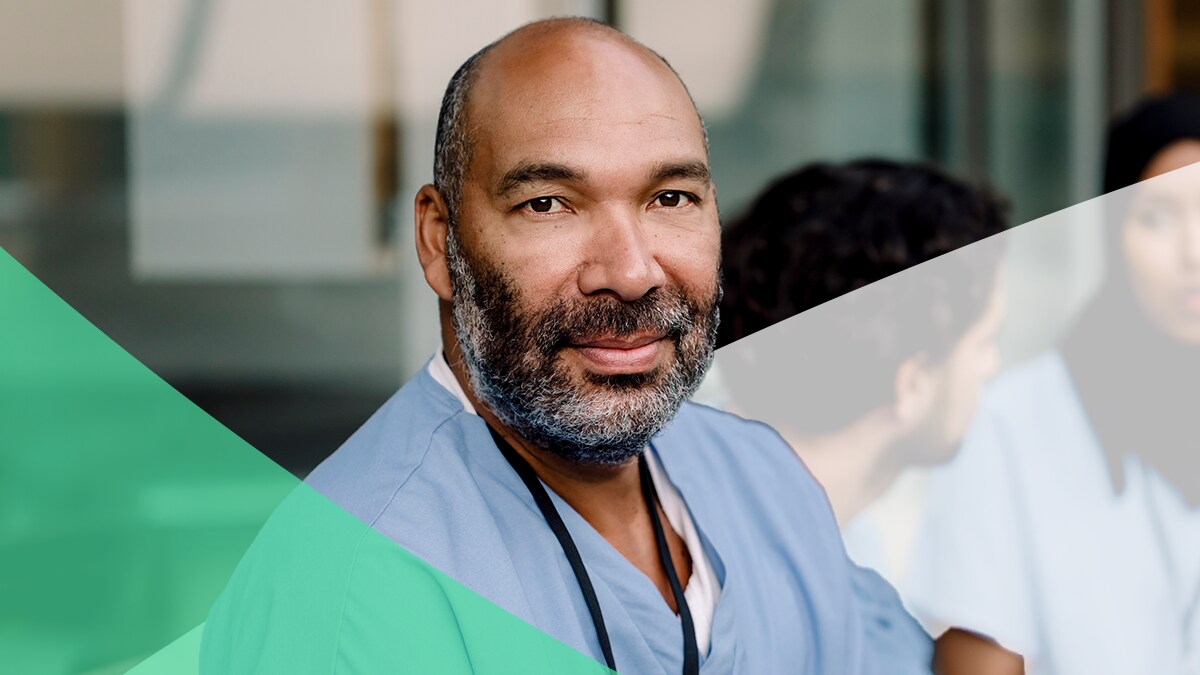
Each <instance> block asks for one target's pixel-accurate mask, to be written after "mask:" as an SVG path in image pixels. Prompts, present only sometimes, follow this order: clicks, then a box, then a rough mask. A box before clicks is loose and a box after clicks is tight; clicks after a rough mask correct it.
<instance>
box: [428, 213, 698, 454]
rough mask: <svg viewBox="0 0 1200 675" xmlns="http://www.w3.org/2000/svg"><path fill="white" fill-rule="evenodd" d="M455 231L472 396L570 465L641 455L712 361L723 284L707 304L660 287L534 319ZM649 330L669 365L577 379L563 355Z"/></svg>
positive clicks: (461, 335) (460, 328) (451, 260)
mask: <svg viewBox="0 0 1200 675" xmlns="http://www.w3.org/2000/svg"><path fill="white" fill-rule="evenodd" d="M455 229H456V227H455V226H453V225H451V227H450V231H449V233H448V235H447V238H446V259H447V263H448V266H449V270H450V282H451V287H452V289H453V296H454V297H453V303H452V306H453V317H454V333H455V336H456V337H457V338H458V344H459V347H460V348H461V350H462V357H463V362H464V364H465V366H466V370H467V374H468V376H469V378H470V384H471V388H472V389H473V390H474V392H475V395H476V396H478V397H479V399H480V400H481V401H482V402H483V403H484V404H485V405H487V407H488V408H489V409H490V410H491V411H492V412H493V413H494V414H495V415H496V416H497V417H498V418H499V419H500V421H501V422H503V423H504V424H505V425H507V426H509V427H510V428H512V429H513V430H514V431H516V432H517V433H519V434H520V435H521V436H522V437H523V438H525V439H526V440H527V441H530V442H531V443H534V444H535V445H537V446H538V447H540V448H543V449H546V450H549V451H551V452H554V453H556V454H558V455H560V456H562V457H564V458H566V459H568V460H571V461H575V462H581V463H589V464H603V465H615V464H622V463H624V462H626V461H628V460H629V459H630V458H632V457H636V456H637V455H639V454H640V453H641V452H642V450H643V449H644V448H645V447H646V444H647V443H649V441H650V439H651V438H652V437H653V436H654V435H655V434H657V433H658V432H659V431H660V430H661V429H662V428H663V427H664V426H665V425H666V424H667V422H669V421H670V420H671V418H673V417H674V416H675V413H677V412H678V411H679V407H680V406H681V405H683V402H684V401H686V400H687V399H688V398H689V397H690V396H691V395H692V394H693V393H694V392H695V391H696V388H697V387H698V386H699V385H700V381H701V380H702V379H703V377H704V373H705V372H706V371H707V370H708V367H709V366H710V365H711V363H712V359H713V348H714V345H715V344H716V329H717V321H718V306H719V304H720V303H719V300H720V284H719V283H717V284H716V288H717V290H716V292H715V294H714V297H712V298H709V299H707V300H708V306H698V305H697V303H695V302H692V301H690V300H689V299H688V298H687V297H686V296H685V295H684V294H683V293H682V291H665V290H662V289H656V290H655V291H652V292H651V293H649V294H647V295H646V296H645V297H643V298H641V299H639V300H637V301H635V302H633V303H624V302H622V301H620V300H617V299H615V298H611V297H608V298H596V299H593V300H588V301H585V302H582V303H574V304H572V303H567V302H565V301H559V302H557V303H554V304H552V305H551V306H549V307H547V308H545V309H543V310H541V311H537V312H529V311H525V310H524V309H523V308H522V307H521V306H520V303H519V301H518V294H517V292H516V289H515V288H514V285H513V284H512V283H511V282H510V281H509V280H508V279H506V278H505V277H504V276H503V275H502V274H501V273H500V272H499V271H497V270H495V269H492V268H490V267H488V266H486V265H484V264H480V263H478V262H473V261H469V260H468V259H467V256H466V255H465V253H464V251H463V250H462V248H461V246H460V245H459V242H458V240H457V237H456V236H455V234H454V230H455ZM648 329H655V330H661V331H663V332H665V333H666V334H667V336H668V339H670V340H671V342H672V343H673V344H674V356H675V358H674V359H672V361H671V363H670V364H669V365H666V366H662V367H659V368H656V369H655V370H653V371H650V372H647V373H638V374H631V375H607V376H602V375H589V376H587V378H586V379H587V381H586V382H577V381H576V380H575V379H574V378H573V377H572V374H571V372H570V371H569V369H568V367H567V365H566V364H565V363H563V362H562V360H561V358H560V352H561V350H562V349H564V348H565V346H566V344H567V343H568V342H569V338H571V337H578V336H580V335H597V334H599V335H614V334H616V335H619V334H628V333H631V332H634V331H637V330H648Z"/></svg>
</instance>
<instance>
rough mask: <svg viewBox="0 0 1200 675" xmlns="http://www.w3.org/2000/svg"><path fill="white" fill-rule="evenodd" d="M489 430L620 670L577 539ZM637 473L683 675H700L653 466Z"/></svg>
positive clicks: (520, 461) (608, 658)
mask: <svg viewBox="0 0 1200 675" xmlns="http://www.w3.org/2000/svg"><path fill="white" fill-rule="evenodd" d="M488 431H490V432H491V434H492V440H494V441H495V442H496V447H497V448H499V449H500V453H501V454H503V455H504V459H506V460H508V463H509V465H510V466H512V468H513V470H514V471H516V472H517V475H518V476H520V478H521V481H522V482H523V483H525V487H526V488H527V489H528V490H529V493H530V494H531V495H532V496H533V501H534V502H535V503H536V504H537V507H538V510H540V511H541V512H542V517H543V518H545V519H546V524H547V525H549V526H550V531H551V532H553V533H554V537H555V538H556V539H558V544H559V546H561V547H562V551H563V554H564V555H566V556H567V562H568V563H570V565H571V571H572V572H574V573H575V580H576V581H577V582H578V583H579V590H580V592H581V593H583V600H584V602H585V603H586V604H587V608H588V613H589V614H591V616H592V623H593V624H594V625H595V627H596V637H597V638H598V639H599V641H600V651H601V652H603V653H604V663H605V665H607V666H608V668H609V670H613V671H615V670H616V669H617V665H616V659H615V658H613V651H612V642H611V641H610V640H609V637H608V628H607V627H606V626H605V624H604V614H603V613H602V612H601V611H600V601H599V600H598V599H597V598H596V589H595V587H593V586H592V580H591V577H589V576H588V573H587V567H586V566H585V565H584V564H583V556H581V555H580V554H579V548H578V547H576V546H575V540H574V539H572V538H571V533H570V532H569V531H567V526H566V524H565V523H563V519H562V516H560V515H559V513H558V509H557V508H555V506H554V502H553V501H552V500H551V499H550V494H549V493H548V492H546V488H545V486H543V485H542V482H541V481H540V480H539V479H538V477H537V474H536V473H535V472H534V470H533V467H532V466H530V465H529V462H527V461H525V458H524V457H522V456H521V455H520V453H518V452H517V451H516V450H515V449H514V448H513V447H512V445H510V444H509V442H508V441H507V440H505V439H504V437H503V436H501V435H500V433H499V432H498V431H496V430H495V429H494V428H492V426H491V425H490V424H489V425H488ZM638 474H639V478H640V479H641V488H642V497H643V498H644V499H645V500H646V507H647V508H648V509H649V511H650V522H651V523H653V525H654V539H655V542H656V543H657V545H658V557H659V561H660V563H661V564H662V566H663V570H664V571H665V572H666V574H667V581H668V583H669V584H670V586H671V595H672V596H674V598H675V605H676V607H678V608H679V621H680V624H681V625H682V629H683V673H684V675H697V673H699V672H700V650H699V648H698V646H697V644H696V629H695V624H694V623H693V622H692V612H691V610H690V608H689V607H688V604H687V598H686V597H685V596H684V593H683V585H682V584H680V583H679V576H678V575H677V574H676V573H675V563H674V562H673V561H672V559H671V549H670V547H669V546H667V537H666V531H665V530H664V529H663V524H662V520H661V519H660V518H659V517H658V493H657V492H656V491H655V489H654V481H653V480H652V478H651V476H650V467H649V464H647V461H646V458H645V456H644V455H643V456H640V457H638Z"/></svg>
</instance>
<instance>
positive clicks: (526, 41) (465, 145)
mask: <svg viewBox="0 0 1200 675" xmlns="http://www.w3.org/2000/svg"><path fill="white" fill-rule="evenodd" d="M580 37H582V38H592V39H598V40H604V41H609V42H612V43H615V44H617V45H620V46H621V47H624V48H627V49H629V50H631V51H633V52H634V53H637V54H639V55H642V56H644V57H647V58H648V59H649V60H651V61H653V62H654V63H656V64H659V65H662V66H665V67H666V69H667V70H669V71H670V73H671V74H672V75H673V76H674V77H675V80H676V81H678V82H679V84H680V85H681V86H683V88H684V92H685V93H686V92H687V87H686V85H684V84H683V81H682V80H681V79H680V78H679V75H678V73H676V72H675V69H674V68H672V67H671V64H670V63H668V62H667V60H666V59H664V58H663V57H662V56H661V55H659V54H658V53H657V52H655V51H653V50H652V49H650V48H649V47H646V46H645V45H643V44H641V43H640V42H638V41H637V40H634V39H633V38H631V37H629V36H628V35H626V34H624V33H622V32H621V31H619V30H617V29H615V28H612V27H611V26H608V25H606V24H604V23H601V22H599V21H595V20H593V19H586V18H578V17H570V18H556V19H546V20H543V21H536V22H534V23H530V24H526V25H525V26H522V27H520V28H518V29H516V30H514V31H512V32H511V33H508V34H507V35H505V36H504V37H502V38H500V39H499V40H497V41H495V42H493V43H491V44H489V45H487V46H486V47H484V48H483V49H480V50H479V51H478V52H475V54H473V55H471V57H470V58H468V59H467V60H466V61H465V62H464V63H463V64H462V65H461V66H459V68H458V70H457V71H455V73H454V75H453V76H452V77H451V78H450V83H449V85H448V86H447V87H446V93H445V95H444V96H443V97H442V107H441V110H440V112H439V113H438V124H437V136H436V139H435V141H434V158H433V184H434V187H436V188H437V190H438V192H439V193H440V194H441V195H442V198H443V199H444V200H445V201H446V207H447V209H448V210H449V215H450V221H451V224H452V225H453V224H454V222H455V221H456V220H457V214H458V210H459V206H460V204H461V203H462V193H463V182H464V180H465V177H466V173H467V169H468V167H469V166H470V164H471V160H472V157H473V150H474V145H475V140H476V138H475V133H474V129H475V124H474V122H473V121H472V117H471V101H472V93H473V91H474V90H475V84H476V83H477V82H478V81H479V80H480V77H481V75H483V74H485V73H486V71H487V70H488V69H489V68H491V67H498V68H505V67H507V66H508V64H509V62H510V61H511V59H514V58H516V59H519V58H521V52H522V50H523V49H526V48H528V47H531V46H535V45H538V44H539V43H540V44H542V45H544V44H545V43H546V42H547V41H553V40H560V41H561V40H564V39H571V38H580ZM502 52H510V53H508V54H502ZM493 53H501V54H500V56H501V58H498V59H492V58H491V56H492V55H493ZM505 57H507V58H505ZM496 61H498V63H497V62H496ZM688 95H689V98H690V94H688ZM692 107H693V108H695V102H694V101H693V102H692ZM696 118H697V120H700V113H699V110H697V111H696ZM700 129H701V133H703V134H704V144H705V147H706V148H707V146H708V135H707V131H706V130H705V129H704V123H703V120H700Z"/></svg>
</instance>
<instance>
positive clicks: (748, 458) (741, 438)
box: [658, 402, 806, 473]
mask: <svg viewBox="0 0 1200 675" xmlns="http://www.w3.org/2000/svg"><path fill="white" fill-rule="evenodd" d="M658 441H659V442H660V443H662V444H664V445H670V446H681V447H683V448H685V450H682V451H683V452H686V453H688V454H691V455H693V456H694V457H695V460H696V461H705V462H714V463H718V464H722V465H733V466H735V467H738V469H737V470H739V471H741V470H755V469H767V468H777V467H781V466H782V467H785V468H787V469H789V470H799V471H801V472H802V473H806V472H803V471H802V470H803V468H804V465H803V463H802V462H801V461H800V459H799V458H798V457H797V456H796V454H795V452H793V451H792V449H791V446H789V445H788V444H787V442H786V441H784V440H783V438H782V437H781V436H780V435H779V433H778V432H776V431H775V430H774V429H772V428H771V427H769V426H767V425H766V424H764V423H762V422H758V421H755V420H748V419H745V418H743V417H740V416H738V415H736V414H734V413H731V412H728V411H724V410H718V409H716V408H712V407H709V406H707V405H702V404H699V403H691V402H689V403H685V404H684V405H683V406H682V407H681V408H680V410H679V414H677V415H676V416H675V418H674V419H672V420H671V423H670V424H669V425H667V427H666V428H664V429H663V431H662V433H660V434H659V436H658ZM789 472H790V471H789Z"/></svg>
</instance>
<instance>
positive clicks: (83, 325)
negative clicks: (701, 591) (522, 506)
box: [0, 251, 603, 675]
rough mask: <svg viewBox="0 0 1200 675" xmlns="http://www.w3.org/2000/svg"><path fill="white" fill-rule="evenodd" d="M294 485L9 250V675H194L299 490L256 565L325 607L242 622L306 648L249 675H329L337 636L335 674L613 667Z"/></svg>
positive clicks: (1, 346)
mask: <svg viewBox="0 0 1200 675" xmlns="http://www.w3.org/2000/svg"><path fill="white" fill-rule="evenodd" d="M298 485H299V484H298V481H296V480H295V478H294V477H292V476H291V475H290V474H289V473H287V472H286V471H284V470H283V469H281V468H280V467H279V466H277V465H276V464H274V463H273V462H271V461H270V460H269V459H267V458H266V457H264V456H263V455H262V454H260V453H259V452H257V451H256V450H254V449H253V448H252V447H250V446H249V445H248V444H246V443H245V442H244V441H242V440H241V439H240V438H238V437H237V436H236V435H235V434H233V433H232V432H230V431H229V430H228V429H226V428H225V427H223V426H222V425H221V424H220V423H218V422H217V421H215V420H213V419H212V418H211V417H210V416H209V415H207V414H206V413H204V412H203V411H202V410H200V409H199V408H197V407H196V406H195V405H193V404H192V403H191V402H190V401H188V400H187V399H186V398H184V397H183V396H182V395H180V394H179V393H178V392H176V391H175V390H174V389H172V388H171V387H170V386H169V385H167V384H166V383H165V382H163V381H162V380H161V379H160V378H158V377H157V376H156V375H155V374H154V373H153V372H151V371H150V370H149V369H147V368H146V367H145V366H143V365H142V364H140V363H139V362H138V361H137V360H136V359H134V358H133V357H132V356H130V355H129V354H128V353H126V352H125V351H124V350H123V349H121V348H120V347H119V346H118V345H116V344H115V343H113V342H112V341H111V340H109V339H108V338H107V337H106V336H105V335H104V334H103V333H101V332H100V331H99V330H98V329H97V328H95V327H94V326H92V325H91V324H90V323H89V322H88V321H87V320H86V319H84V318H83V317H81V316H80V315H79V314H78V313H77V312H75V311H74V310H73V309H71V308H70V307H69V306H68V305H67V304H66V303H64V302H63V301H62V300H61V299H60V298H58V297H57V296H56V295H55V294H54V293H53V292H51V291H50V290H49V289H47V288H46V287H45V286H44V285H43V284H42V283H41V282H39V281H38V280H37V279H36V278H34V277H33V275H31V274H29V272H28V271H26V270H25V269H24V268H22V267H21V266H20V265H19V264H18V263H17V262H16V261H15V260H13V259H12V258H11V257H10V256H9V255H8V254H7V253H5V252H3V251H0V672H13V673H22V674H29V675H37V674H40V673H47V674H51V673H96V674H99V673H110V672H113V673H115V672H125V671H127V670H128V669H129V668H133V667H134V666H136V665H137V664H138V663H140V662H142V661H143V660H144V659H146V658H147V657H149V656H151V655H154V657H153V658H151V659H150V660H148V661H146V662H145V663H143V664H142V665H141V666H140V667H139V668H138V670H137V671H136V672H139V673H143V674H145V673H171V674H172V675H174V674H175V673H193V672H196V667H197V664H196V654H197V651H198V649H199V640H200V635H201V632H200V629H198V628H196V627H197V625H198V624H200V623H201V622H202V621H204V620H205V617H206V616H207V614H208V610H209V608H210V607H211V606H212V604H213V602H214V600H215V599H216V598H217V596H218V594H219V593H220V592H221V590H222V588H223V587H224V586H225V584H226V583H227V582H228V580H229V578H230V574H231V572H232V571H233V570H234V567H235V566H236V565H237V564H238V561H239V560H240V559H241V558H242V556H243V554H244V553H245V551H246V549H247V547H248V545H249V544H250V542H251V541H252V540H254V538H255V536H256V533H257V532H258V531H259V529H260V528H261V527H262V525H263V523H264V522H265V521H266V520H267V518H268V516H270V514H271V513H272V512H274V511H275V510H276V508H277V507H278V506H279V505H280V502H281V501H283V500H284V497H285V496H287V495H288V494H291V497H290V498H288V499H287V501H286V506H285V507H284V508H283V513H285V514H287V513H291V514H292V515H293V516H294V515H297V514H299V515H300V516H301V518H293V519H291V520H287V519H285V518H281V517H277V518H276V520H275V522H283V521H286V522H285V523H284V525H281V526H276V527H274V528H271V529H269V530H268V532H267V533H265V534H264V535H263V536H262V537H260V538H259V539H258V542H257V543H256V545H255V551H256V552H257V554H252V555H251V556H248V558H247V562H246V563H244V565H249V564H253V565H258V566H259V567H260V568H259V569H258V570H257V571H258V572H259V573H260V574H261V575H262V577H263V578H278V579H281V580H283V581H286V582H287V583H290V584H293V586H292V588H293V589H295V591H296V592H295V593H293V594H292V599H293V600H295V599H302V598H309V599H312V600H318V601H317V602H312V603H301V605H300V606H303V607H304V608H306V609H309V610H313V611H291V612H288V613H286V614H280V613H278V612H273V611H272V610H271V608H270V607H266V606H264V607H262V608H260V610H261V611H257V612H256V611H254V610H253V608H251V609H249V610H247V611H246V612H245V613H244V615H243V616H241V618H240V621H241V623H240V624H239V626H238V629H239V630H242V631H244V632H245V635H250V636H253V635H255V634H256V631H257V634H259V635H260V636H262V637H263V638H264V639H266V638H267V637H268V634H270V635H272V636H275V637H273V638H271V639H280V638H279V636H292V638H291V639H294V640H295V641H296V642H295V649H294V650H293V653H294V654H295V655H296V656H297V658H296V659H295V660H294V662H292V663H286V662H282V661H280V662H273V663H267V664H259V667H258V668H256V669H255V672H281V673H283V672H289V673H295V672H329V671H330V668H329V667H330V666H332V665H333V664H331V663H326V664H320V663H315V662H309V661H304V660H303V659H302V658H301V657H303V656H304V655H305V654H306V653H308V652H306V651H305V650H306V649H308V648H310V647H311V648H315V647H317V646H320V645H321V644H323V643H321V642H320V640H319V639H318V637H319V636H322V635H324V634H325V633H323V631H326V630H327V629H329V628H330V627H331V626H334V625H335V622H336V630H337V636H338V639H339V640H348V641H349V642H348V643H346V644H349V645H357V648H356V649H355V650H354V654H355V658H357V659H358V661H357V662H356V663H353V664H347V665H345V666H344V667H342V668H341V669H340V672H418V673H454V672H478V673H573V672H595V671H596V670H597V668H599V669H600V670H603V668H602V667H601V666H598V664H596V662H595V661H593V660H591V659H590V658H588V657H586V656H583V655H581V654H579V653H577V652H574V651H572V650H570V649H569V648H567V647H566V646H564V645H562V644H561V643H559V642H557V641H555V640H553V639H552V638H550V637H549V636H546V635H545V634H543V633H541V632H539V631H537V630H536V629H534V628H532V627H530V626H529V625H528V624H525V623H523V622H521V621H519V620H518V619H516V618H515V617H513V616H511V615H509V614H506V613H505V612H503V611H502V610H500V609H499V608H498V607H496V606H495V605H493V604H491V603H489V602H487V601H486V600H484V599H483V598H481V597H479V596H478V595H475V594H473V593H471V592H470V591H468V590H467V589H465V588H463V587H462V586H460V585H458V584H456V583H455V582H453V581H452V580H450V579H448V578H446V577H445V576H444V575H441V574H440V573H439V572H437V571H436V570H433V569H432V568H430V567H429V566H428V565H426V564H424V563H423V562H421V561H419V560H417V559H416V558H414V557H413V556H411V555H410V554H408V553H407V552H406V551H404V550H403V549H401V548H400V547H398V546H396V545H395V544H393V543H392V542H390V541H389V540H387V539H385V538H384V537H382V536H381V535H378V534H377V533H375V532H374V531H372V530H370V528H368V527H366V526H365V525H364V524H363V523H361V522H359V521H357V520H356V519H354V518H352V517H350V516H349V515H348V514H346V513H345V512H344V511H342V510H341V509H340V508H338V507H337V506H336V505H333V504H331V503H330V502H328V501H327V500H325V499H324V498H323V497H321V496H320V495H316V494H315V493H312V491H311V490H310V489H308V488H307V487H306V486H303V485H299V487H298ZM288 551H293V552H296V553H298V554H299V555H300V557H294V558H289V557H288V556H287V555H282V556H281V555H278V554H279V553H280V552H285V553H286V552H288ZM351 554H352V555H353V556H354V557H355V559H356V560H358V563H357V564H356V565H354V566H352V569H353V570H354V574H353V575H351V577H349V578H348V577H345V576H343V577H341V581H336V580H334V579H335V578H336V577H337V573H339V572H347V571H348V570H350V569H351V567H345V564H346V561H347V559H348V558H347V556H349V555H351ZM264 565H265V566H267V567H263V566H264ZM271 565H278V566H279V569H278V570H274V569H272V568H271V567H270V566H271ZM339 565H342V566H343V567H339ZM331 574H332V575H333V576H329V575H331ZM235 583H237V582H235ZM338 593H342V594H343V595H342V596H341V597H339V596H337V594H338ZM355 593H357V595H355ZM347 598H356V602H357V603H358V604H356V605H351V604H348V602H342V601H341V600H342V599H347ZM334 606H336V607H337V608H338V610H339V611H334V609H333V607H334ZM342 607H346V608H349V609H353V610H354V613H346V614H342V613H341V612H340V609H341V608H342ZM215 630H220V628H219V627H218V628H216V629H215ZM181 635H182V636H183V637H182V638H181V637H179V636H181ZM314 636H318V637H314ZM380 636H386V639H380ZM163 645H170V647H169V648H168V649H166V650H164V651H163V652H162V653H159V654H157V655H155V652H156V651H158V650H159V649H160V648H162V647H163ZM280 653H285V652H280ZM245 672H250V671H245Z"/></svg>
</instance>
